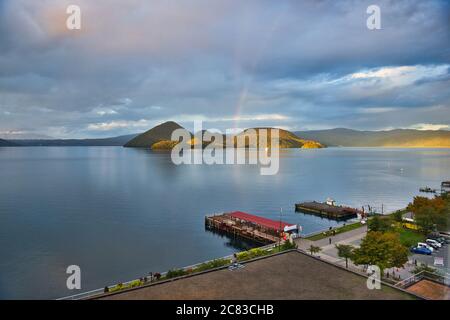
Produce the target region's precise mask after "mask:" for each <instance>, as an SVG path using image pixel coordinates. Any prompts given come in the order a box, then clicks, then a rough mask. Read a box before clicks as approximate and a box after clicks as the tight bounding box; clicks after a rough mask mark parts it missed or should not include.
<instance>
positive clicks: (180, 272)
mask: <svg viewBox="0 0 450 320" xmlns="http://www.w3.org/2000/svg"><path fill="white" fill-rule="evenodd" d="M187 274H188V272H187V271H185V270H183V269H172V270H169V271H167V273H166V277H165V278H166V279H170V278H176V277H181V276H185V275H187Z"/></svg>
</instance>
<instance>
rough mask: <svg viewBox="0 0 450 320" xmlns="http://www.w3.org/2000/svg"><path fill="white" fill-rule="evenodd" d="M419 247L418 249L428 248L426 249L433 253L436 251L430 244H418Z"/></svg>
mask: <svg viewBox="0 0 450 320" xmlns="http://www.w3.org/2000/svg"><path fill="white" fill-rule="evenodd" d="M417 247H418V248H426V249H428V250H430V251H431V252H433V251H434V248H433V247H432V246H430V245H429V244H427V243H425V242H419V243H417Z"/></svg>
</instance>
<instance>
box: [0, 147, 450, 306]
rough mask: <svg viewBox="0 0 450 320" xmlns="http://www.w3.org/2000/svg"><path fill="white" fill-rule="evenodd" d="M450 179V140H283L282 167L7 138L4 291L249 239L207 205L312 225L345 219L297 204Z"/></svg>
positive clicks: (354, 198) (400, 192)
mask: <svg viewBox="0 0 450 320" xmlns="http://www.w3.org/2000/svg"><path fill="white" fill-rule="evenodd" d="M449 178H450V150H449V149H377V148H366V149H363V148H328V149H322V150H285V151H282V153H281V159H280V171H279V173H278V174H277V175H274V176H261V175H260V174H259V168H258V167H257V166H248V165H247V166H245V165H240V166H230V165H222V166H220V165H216V166H207V165H190V166H175V165H174V164H172V162H171V160H170V154H167V153H155V152H152V151H149V150H139V149H125V148H120V147H53V148H52V147H48V148H47V147H34V148H33V147H30V148H25V147H23V148H0V253H1V259H0V298H1V299H13V298H57V297H61V296H65V295H71V294H75V293H78V292H74V291H69V290H67V289H66V286H65V284H66V277H67V275H66V273H65V271H66V268H67V266H68V265H72V264H76V265H79V266H80V267H81V272H82V290H81V291H88V290H91V289H96V288H99V287H104V286H105V285H110V284H114V283H118V282H122V281H127V280H130V279H134V278H137V277H140V276H143V275H145V274H147V273H148V272H150V271H153V272H155V271H157V272H158V271H159V272H162V271H165V270H167V269H170V268H174V267H182V266H186V265H190V264H194V263H198V262H201V261H204V260H208V259H212V258H217V257H221V256H224V255H228V254H231V253H233V252H236V251H237V250H239V249H242V248H243V247H246V246H247V245H248V244H245V243H242V242H238V243H236V242H234V241H231V239H229V238H227V237H221V236H219V235H216V234H213V233H211V232H208V231H205V228H204V216H205V215H206V214H212V213H214V212H223V211H232V210H242V211H247V212H249V213H253V214H256V215H262V216H265V217H268V218H273V219H277V220H278V219H279V216H280V208H281V207H282V208H283V216H282V219H283V220H285V221H288V222H292V223H298V224H300V225H302V227H303V231H304V232H305V233H310V232H313V231H318V230H322V229H325V228H328V227H329V226H334V225H336V224H337V223H336V222H334V221H331V220H327V219H322V218H319V217H315V216H309V215H304V214H298V213H295V212H294V203H295V202H298V201H303V200H321V201H323V200H325V199H326V198H327V197H332V198H334V199H335V200H336V201H337V202H338V203H341V204H347V205H351V206H355V207H361V206H362V205H367V204H370V205H372V206H374V207H376V208H378V209H379V208H381V205H382V204H383V206H384V209H385V211H392V210H395V209H399V208H402V207H404V206H405V205H406V204H407V203H408V202H409V201H410V200H411V199H412V197H413V196H414V195H417V194H418V189H419V187H422V186H430V187H434V188H437V187H438V186H439V185H440V182H441V181H442V180H446V179H449Z"/></svg>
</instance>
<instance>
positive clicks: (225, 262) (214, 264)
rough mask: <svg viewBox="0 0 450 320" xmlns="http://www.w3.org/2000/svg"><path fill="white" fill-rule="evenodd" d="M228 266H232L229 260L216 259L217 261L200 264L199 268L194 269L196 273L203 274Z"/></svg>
mask: <svg viewBox="0 0 450 320" xmlns="http://www.w3.org/2000/svg"><path fill="white" fill-rule="evenodd" d="M228 264H230V260H229V259H215V260H212V261H208V262H205V263H202V264H200V265H199V266H197V267H196V268H195V269H194V271H195V272H201V271H205V270H210V269H215V268H220V267H223V266H226V265H228Z"/></svg>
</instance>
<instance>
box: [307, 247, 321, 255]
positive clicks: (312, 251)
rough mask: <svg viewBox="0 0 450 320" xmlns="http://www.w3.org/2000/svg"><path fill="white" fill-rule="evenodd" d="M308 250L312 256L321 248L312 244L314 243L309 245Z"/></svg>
mask: <svg viewBox="0 0 450 320" xmlns="http://www.w3.org/2000/svg"><path fill="white" fill-rule="evenodd" d="M308 250H309V252H311V255H312V256H313V255H314V254H316V253H319V252H320V251H322V248H321V247H317V246H314V245H310V246H309V249H308Z"/></svg>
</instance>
